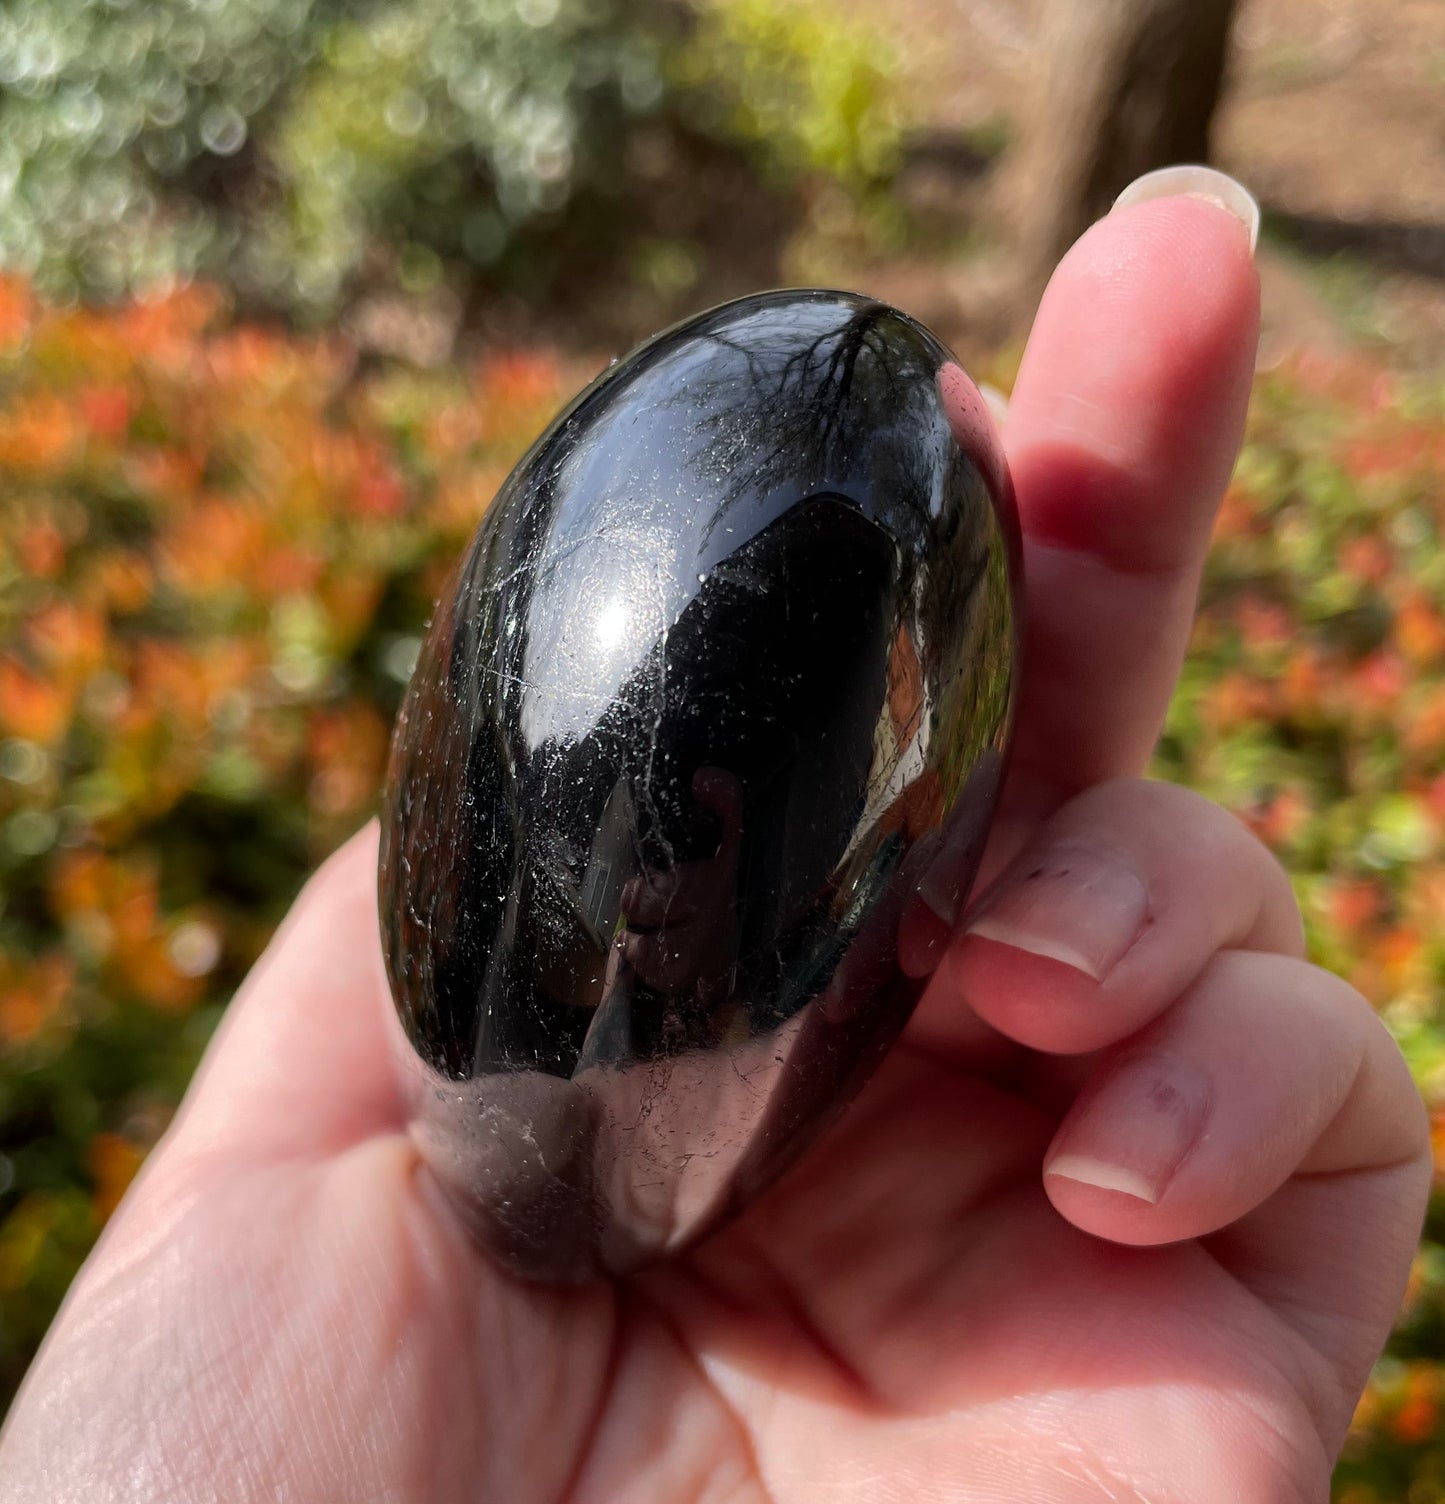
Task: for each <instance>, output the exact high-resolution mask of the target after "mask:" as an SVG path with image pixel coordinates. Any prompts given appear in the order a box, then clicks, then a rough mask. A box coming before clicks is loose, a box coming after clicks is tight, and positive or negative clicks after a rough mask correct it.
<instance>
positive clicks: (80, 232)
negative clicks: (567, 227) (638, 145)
mask: <svg viewBox="0 0 1445 1504" xmlns="http://www.w3.org/2000/svg"><path fill="white" fill-rule="evenodd" d="M879 56H880V50H879V48H878V46H877V42H876V39H873V38H871V37H869V36H868V35H867V34H865V33H863V32H861V31H859V30H858V29H857V28H852V27H847V26H844V25H842V24H841V23H838V22H836V21H834V20H832V19H831V18H830V17H829V16H828V13H827V11H826V10H825V9H824V8H823V6H822V5H821V3H820V0H784V3H783V4H782V5H781V6H780V5H779V3H778V0H707V3H706V4H705V5H704V8H703V9H702V10H701V12H700V13H699V15H698V16H697V17H696V18H693V17H692V16H691V14H690V13H689V12H687V11H685V10H683V9H682V8H681V7H680V6H679V5H677V4H676V3H675V0H369V3H362V0H226V3H225V4H215V3H210V0H70V3H67V4H65V5H55V4H53V3H51V0H17V4H16V5H15V6H13V7H11V8H10V9H9V10H7V11H5V12H3V13H0V101H3V107H4V113H5V122H6V128H5V131H4V133H3V136H0V266H8V267H9V268H11V269H12V270H16V271H20V272H23V273H27V274H30V275H32V276H33V277H35V278H37V279H38V280H39V282H40V284H41V285H42V286H44V287H45V288H47V289H48V290H50V291H51V292H52V293H70V292H74V291H77V290H78V291H81V292H85V293H88V294H100V295H102V296H107V297H109V296H114V295H117V294H121V293H124V292H127V291H133V290H135V289H138V288H145V287H147V286H154V285H155V284H157V283H159V282H164V281H165V280H167V279H173V278H175V277H177V276H181V275H186V274H190V273H194V272H196V271H199V270H205V271H208V272H212V273H217V272H224V273H225V274H226V275H227V277H228V279H229V281H230V282H231V284H232V285H234V286H236V287H238V288H239V289H241V290H242V291H243V293H244V294H245V295H246V296H247V298H249V299H252V300H255V299H260V300H262V301H263V302H264V303H265V304H267V305H269V306H271V307H280V308H286V309H292V310H299V311H305V312H309V313H313V314H315V313H321V312H325V311H326V310H327V309H328V308H330V307H331V306H332V305H334V303H335V302H336V300H337V299H338V297H339V296H341V294H342V293H343V292H344V291H345V290H346V289H347V288H348V286H349V285H351V283H352V282H353V281H354V279H355V277H356V275H357V274H358V272H359V271H360V270H361V269H362V268H363V266H364V265H365V264H366V263H367V261H368V256H369V253H370V252H372V251H374V250H375V251H377V252H379V253H382V254H381V255H380V256H379V257H378V258H374V259H377V260H379V261H381V262H396V261H398V260H399V262H400V277H401V280H402V281H403V283H407V282H413V283H414V282H417V281H427V280H435V278H436V277H437V276H438V275H439V274H440V272H441V270H442V269H443V268H444V267H446V266H453V267H461V266H469V267H471V268H472V269H473V270H478V269H489V272H490V275H492V276H493V279H494V280H495V279H497V278H505V276H506V275H507V274H508V272H509V271H510V272H511V273H514V274H516V273H521V272H524V271H526V270H527V269H528V268H529V266H530V252H529V249H528V248H529V247H533V246H535V244H536V243H537V242H538V240H539V239H540V238H543V237H545V235H546V234H547V233H548V232H549V231H555V230H556V228H557V225H558V222H559V221H561V220H563V219H565V218H566V216H567V214H568V213H570V212H573V211H579V212H581V211H585V213H586V215H587V216H588V224H589V225H591V226H595V225H603V226H604V227H605V228H606V231H607V233H612V232H620V231H621V230H623V229H625V228H626V224H625V223H624V222H626V221H628V220H630V218H631V217H633V212H634V211H635V209H636V204H635V203H633V202H632V201H630V200H629V199H628V197H627V196H626V194H624V193H623V192H622V191H621V190H622V186H623V180H624V178H625V172H626V162H627V158H628V149H629V143H630V142H631V141H632V140H633V139H634V136H635V134H636V131H637V128H638V125H639V123H640V122H641V121H643V120H644V119H647V118H651V119H653V120H660V121H666V122H668V123H669V124H670V126H671V127H672V128H673V129H675V130H681V131H689V130H691V131H701V132H703V133H705V134H706V135H708V136H710V137H711V138H712V139H714V140H717V141H722V142H733V143H737V142H741V143H743V144H745V145H746V146H747V147H748V148H750V149H751V150H752V151H753V152H754V153H755V154H757V155H758V156H759V157H760V158H761V159H762V164H763V166H764V168H765V169H768V170H772V171H775V172H779V173H783V174H795V173H797V172H802V171H811V172H824V173H830V174H833V175H835V176H837V177H839V178H841V179H843V180H845V181H846V182H848V183H849V184H851V185H855V186H864V185H866V184H867V183H868V182H871V181H872V180H873V179H874V178H875V177H876V176H877V174H879V173H880V172H883V171H885V170H887V168H888V166H889V164H890V161H891V152H892V148H893V145H894V144H896V127H895V126H894V124H893V122H892V119H891V115H890V113H889V109H888V103H887V98H886V92H887V91H886V87H885V77H884V73H883V70H882V68H881V66H880V64H879V62H878V61H877V58H878V57H879Z"/></svg>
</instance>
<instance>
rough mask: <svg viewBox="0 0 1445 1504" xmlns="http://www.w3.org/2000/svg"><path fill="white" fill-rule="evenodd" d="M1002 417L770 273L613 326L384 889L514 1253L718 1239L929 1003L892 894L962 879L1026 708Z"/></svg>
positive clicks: (574, 1255) (890, 312)
mask: <svg viewBox="0 0 1445 1504" xmlns="http://www.w3.org/2000/svg"><path fill="white" fill-rule="evenodd" d="M950 367H952V369H949V368H950ZM944 391H946V392H947V393H948V394H949V396H948V403H949V412H950V414H951V416H952V423H950V421H949V417H947V416H945V406H944V397H943V395H942V393H943V392H944ZM995 442H996V441H995V439H994V435H993V429H992V426H991V424H990V423H989V422H988V420H987V417H986V416H985V415H984V414H983V411H982V407H981V404H980V402H979V399H978V395H977V391H976V389H975V388H974V387H973V386H972V384H971V383H970V382H968V380H967V378H966V377H964V376H963V375H962V373H961V372H960V371H958V370H957V368H956V367H953V366H952V360H951V357H950V356H949V354H948V352H947V351H946V350H945V349H944V348H943V346H942V345H940V344H939V342H938V341H937V340H936V339H935V338H933V336H932V335H930V334H929V333H928V332H927V330H925V329H924V328H922V326H920V325H919V324H917V323H915V322H914V321H913V320H912V319H909V318H908V317H906V316H905V315H904V314H902V313H899V312H898V311H897V310H895V309H893V308H889V307H887V306H885V305H883V304H880V303H876V302H872V301H869V300H868V299H865V298H861V297H855V296H852V295H849V294H845V293H837V292H824V291H811V290H810V291H794V292H779V293H768V294H764V295H762V296H758V297H752V298H746V299H743V300H742V301H740V302H736V303H730V304H727V305H725V306H723V307H721V308H716V309H714V310H712V311H711V312H709V313H706V314H703V315H702V316H701V317H699V318H695V319H693V320H691V321H690V322H688V323H685V324H681V325H678V326H677V327H676V328H673V329H671V330H668V331H667V332H666V333H664V334H662V335H660V336H658V337H657V338H656V339H654V340H652V341H650V342H649V343H647V344H645V345H643V346H641V347H640V348H639V349H638V350H636V351H634V352H633V353H632V354H631V355H630V356H628V357H627V358H626V359H625V360H623V361H621V362H619V363H617V364H615V365H614V366H613V367H612V368H611V369H610V370H609V371H607V372H606V373H605V374H604V375H603V376H601V377H600V378H599V379H598V380H597V381H595V382H594V383H593V384H592V385H591V386H590V387H588V388H587V390H586V391H585V392H583V393H582V395H581V396H580V397H579V398H578V399H577V400H576V402H574V403H573V405H572V406H571V407H570V408H569V409H568V410H567V411H566V412H564V413H563V414H562V416H561V417H559V418H558V419H557V421H556V422H555V423H554V424H553V425H552V427H551V428H550V429H548V431H547V432H546V433H545V434H544V435H543V436H542V438H541V439H540V440H539V441H538V443H537V444H536V445H535V446H534V447H533V448H532V450H531V452H530V453H529V454H528V455H527V456H526V457H525V459H523V461H522V462H521V464H520V465H519V466H518V467H517V469H516V470H515V471H514V472H513V474H512V476H511V477H510V479H509V480H508V481H507V483H506V485H505V486H504V487H503V489H502V491H501V493H500V494H499V495H498V497H497V500H496V502H495V503H494V504H493V506H492V508H491V510H490V511H489V512H488V514H487V516H486V518H485V520H484V521H483V523H482V525H481V527H480V529H479V530H478V532H477V535H476V537H475V538H474V540H473V541H472V544H471V546H470V548H469V550H468V552H467V554H466V556H465V558H464V559H463V560H462V562H461V566H460V569H459V572H458V573H457V574H456V576H455V577H454V579H453V582H452V583H451V585H450V586H449V587H448V589H447V592H446V594H445V595H444V597H443V599H442V601H441V603H440V605H439V606H438V608H437V612H436V616H435V619H434V620H433V622H432V624H431V628H430V631H429V633H428V635H427V639H426V643H425V645H424V647H423V649H422V653H421V658H420V661H419V663H418V665H417V670H416V674H415V676H414V678H413V680H412V683H411V687H410V690H409V692H408V695H407V698H406V703H405V705H404V706H403V709H402V713H401V716H400V718H399V720H398V723H397V729H396V735H395V740H394V743H393V752H392V765H391V771H390V775H389V780H388V789H387V797H386V805H385V813H384V818H383V827H382V828H383V838H382V859H381V881H380V904H381V923H382V934H383V941H384V949H385V954H386V961H387V967H388V971H389V974H390V978H391V984H392V989H393V993H394V995H395V999H396V1004H397V1008H398V1012H399V1015H400V1018H401V1021H402V1024H403V1026H404V1030H405V1033H406V1035H407V1037H408V1039H409V1040H410V1042H411V1045H412V1047H413V1049H414V1052H415V1058H414V1060H413V1061H412V1064H413V1065H414V1067H415V1069H414V1071H413V1073H412V1074H413V1084H414V1086H415V1088H416V1092H415V1097H416V1113H417V1123H416V1130H417V1134H418V1138H419V1141H420V1142H421V1144H422V1146H423V1152H424V1153H425V1154H426V1156H427V1158H428V1160H429V1162H430V1163H431V1165H432V1166H433V1168H434V1169H435V1170H436V1172H437V1173H438V1175H439V1176H440V1178H441V1179H442V1180H443V1182H444V1183H445V1184H446V1185H447V1186H448V1187H449V1188H450V1189H451V1190H452V1191H453V1192H454V1193H455V1195H456V1197H457V1200H458V1204H459V1205H461V1206H463V1207H464V1208H466V1210H467V1211H468V1212H469V1214H470V1216H471V1218H472V1220H473V1222H474V1224H475V1227H476V1229H477V1231H478V1233H479V1234H480V1235H481V1237H482V1238H483V1239H484V1241H485V1242H486V1243H487V1245H488V1246H489V1247H490V1248H491V1249H492V1250H493V1251H494V1252H495V1253H496V1254H497V1255H498V1256H499V1257H500V1258H502V1259H503V1260H504V1261H505V1262H506V1263H507V1264H509V1265H510V1266H511V1267H512V1268H514V1269H515V1270H517V1271H519V1272H521V1273H523V1274H525V1275H528V1276H532V1277H537V1278H545V1279H582V1278H588V1277H591V1276H593V1275H595V1274H598V1273H602V1272H618V1271H623V1270H626V1269H628V1268H631V1267H633V1266H635V1265H636V1264H638V1263H640V1262H643V1261H645V1260H646V1259H648V1258H650V1257H654V1256H656V1255H658V1254H660V1253H663V1252H667V1251H671V1250H674V1249H676V1248H678V1247H681V1246H682V1245H684V1244H686V1243H688V1242H690V1241H692V1240H693V1239H694V1238H695V1237H697V1236H699V1235H700V1234H701V1233H702V1232H704V1231H706V1230H708V1229H710V1228H711V1227H713V1226H715V1225H717V1224H718V1223H719V1222H720V1221H722V1220H723V1219H725V1218H726V1217H727V1216H728V1215H730V1214H731V1213H733V1212H734V1211H736V1210H737V1209H739V1208H740V1207H741V1206H742V1205H743V1204H744V1203H745V1202H746V1201H747V1200H748V1199H749V1198H750V1197H752V1196H753V1195H755V1194H756V1193H757V1192H758V1191H759V1190H760V1189H761V1188H762V1187H763V1186H764V1185H765V1184H766V1183H767V1182H768V1181H770V1180H771V1179H773V1178H774V1177H775V1176H776V1175H777V1174H778V1172H779V1171H780V1170H781V1169H782V1168H783V1167H784V1166H785V1165H786V1164H788V1163H789V1162H790V1161H791V1160H792V1159H793V1158H794V1157H795V1156H796V1155H797V1154H798V1152H799V1151H800V1150H801V1149H802V1148H803V1147H804V1146H805V1144H806V1143H807V1142H808V1141H809V1140H810V1139H811V1138H812V1137H813V1136H814V1135H815V1134H816V1132H817V1130H818V1128H819V1127H820V1126H821V1125H822V1124H823V1123H824V1122H825V1121H826V1120H827V1119H828V1118H829V1116H830V1115H831V1114H833V1113H834V1112H835V1111H836V1110H837V1109H839V1108H840V1107H841V1106H842V1105H843V1104H844V1103H845V1102H846V1101H847V1100H848V1099H849V1097H850V1096H851V1095H852V1094H853V1093H854V1092H855V1091H856V1089H857V1088H858V1087H859V1086H860V1085H861V1083H862V1081H863V1080H864V1078H865V1077H866V1076H867V1074H868V1073H869V1071H870V1070H871V1069H872V1068H873V1067H874V1065H875V1064H876V1063H877V1061H878V1060H879V1058H880V1057H881V1055H882V1053H883V1052H884V1050H886V1048H887V1047H888V1045H889V1044H890V1043H891V1042H892V1041H893V1039H894V1038H895V1037H896V1036H897V1034H898V1032H899V1030H900V1029H901V1028H902V1026H903V1024H904V1022H905V1021H906V1019H907V1016H908V1013H909V1011H910V1009H911V1007H912V1005H913V1003H914V1001H915V995H916V992H917V984H916V983H913V982H910V981H909V980H908V979H906V978H905V977H904V975H903V973H902V971H901V970H900V968H899V965H898V960H897V954H898V933H899V928H900V922H902V921H904V919H905V914H906V911H907V909H908V906H909V905H910V904H916V903H917V902H919V897H918V889H919V883H920V881H922V882H923V891H924V893H926V894H929V895H931V896H932V900H933V904H934V906H935V907H937V905H938V895H939V894H940V893H942V894H943V895H944V897H945V899H946V900H947V901H952V900H953V899H955V898H956V895H957V894H958V893H959V892H961V891H963V890H965V889H966V888H967V885H968V883H969V882H970V881H971V879H972V874H973V870H974V868H975V866H976V863H977V859H978V855H979V851H980V848H981V846H982V843H983V839H984V836H985V834H986V832H987V826H988V819H989V815H990V813H991V809H992V805H993V802H994V798H995V794H996V789H997V784H998V779H999V776H1000V770H1001V767H1002V761H1003V752H1004V747H1005V741H1006V738H1007V732H1008V720H1009V703H1010V696H1011V686H1012V678H1013V674H1012V669H1013V663H1014V657H1015V639H1016V628H1017V624H1016V619H1015V613H1016V609H1017V599H1016V597H1017V588H1016V586H1017V573H1016V557H1017V553H1016V546H1015V542H1014V523H1013V518H1012V503H1011V500H1010V498H1009V495H1008V482H1007V478H1006V475H1005V472H1004V469H1003V464H1002V460H1001V458H1000V456H999V454H998V453H997V450H996V447H995Z"/></svg>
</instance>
